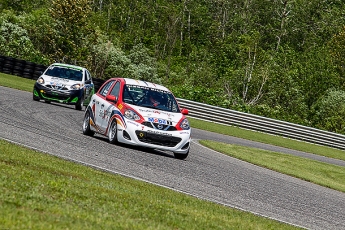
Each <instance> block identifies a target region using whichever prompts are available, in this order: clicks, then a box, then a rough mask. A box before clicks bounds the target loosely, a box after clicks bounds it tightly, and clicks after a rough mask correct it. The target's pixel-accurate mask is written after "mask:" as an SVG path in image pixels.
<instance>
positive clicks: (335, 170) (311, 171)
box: [200, 140, 345, 192]
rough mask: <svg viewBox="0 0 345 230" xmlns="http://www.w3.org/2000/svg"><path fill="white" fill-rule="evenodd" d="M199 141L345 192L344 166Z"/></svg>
mask: <svg viewBox="0 0 345 230" xmlns="http://www.w3.org/2000/svg"><path fill="white" fill-rule="evenodd" d="M200 143H201V144H202V145H204V146H206V147H209V148H211V149H213V150H215V151H217V152H221V153H224V154H226V155H229V156H232V157H235V158H238V159H241V160H243V161H247V162H250V163H252V164H255V165H258V166H261V167H265V168H268V169H271V170H274V171H277V172H280V173H284V174H287V175H290V176H293V177H297V178H300V179H303V180H305V181H309V182H312V183H315V184H319V185H321V186H325V187H328V188H331V189H335V190H338V191H341V192H345V184H344V182H345V168H344V167H341V166H336V165H331V164H327V163H323V162H319V161H314V160H310V159H305V158H302V157H297V156H293V155H288V154H281V153H276V152H271V151H267V150H260V149H256V148H248V147H243V146H239V145H232V144H226V143H220V142H216V141H209V140H201V141H200Z"/></svg>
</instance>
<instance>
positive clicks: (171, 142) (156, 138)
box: [135, 130, 181, 147]
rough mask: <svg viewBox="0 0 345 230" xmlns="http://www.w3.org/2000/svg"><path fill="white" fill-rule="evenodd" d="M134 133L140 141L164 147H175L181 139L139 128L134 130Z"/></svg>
mask: <svg viewBox="0 0 345 230" xmlns="http://www.w3.org/2000/svg"><path fill="white" fill-rule="evenodd" d="M135 134H136V135H137V137H138V139H139V141H141V142H145V143H148V144H154V145H160V146H166V147H175V146H176V145H177V144H178V143H179V142H180V141H181V138H179V137H173V136H169V135H162V134H157V133H151V132H145V131H139V130H137V131H135Z"/></svg>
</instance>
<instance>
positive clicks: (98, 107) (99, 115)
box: [93, 81, 115, 133]
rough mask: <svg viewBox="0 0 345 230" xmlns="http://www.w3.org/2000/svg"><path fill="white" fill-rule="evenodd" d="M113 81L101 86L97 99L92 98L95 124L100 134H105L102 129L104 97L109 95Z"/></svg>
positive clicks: (104, 113) (104, 114) (104, 111)
mask: <svg viewBox="0 0 345 230" xmlns="http://www.w3.org/2000/svg"><path fill="white" fill-rule="evenodd" d="M114 82H115V81H109V82H108V83H107V84H105V85H103V87H102V88H101V90H100V92H99V94H98V95H97V97H94V99H93V100H94V101H93V103H94V104H95V123H96V125H97V127H98V129H99V131H100V133H105V131H106V129H105V128H103V127H102V124H103V121H104V119H105V118H106V115H107V114H106V109H105V104H106V99H105V98H106V95H107V94H108V93H109V90H110V89H111V86H112V85H113V84H114Z"/></svg>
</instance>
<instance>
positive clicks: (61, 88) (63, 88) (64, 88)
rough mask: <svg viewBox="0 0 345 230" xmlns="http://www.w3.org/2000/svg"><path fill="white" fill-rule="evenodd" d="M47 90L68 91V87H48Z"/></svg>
mask: <svg viewBox="0 0 345 230" xmlns="http://www.w3.org/2000/svg"><path fill="white" fill-rule="evenodd" d="M46 87H47V88H50V89H55V90H68V89H67V88H66V87H59V86H54V85H46Z"/></svg>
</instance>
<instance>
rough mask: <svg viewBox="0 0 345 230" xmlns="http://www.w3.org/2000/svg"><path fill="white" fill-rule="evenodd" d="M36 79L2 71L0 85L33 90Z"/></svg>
mask: <svg viewBox="0 0 345 230" xmlns="http://www.w3.org/2000/svg"><path fill="white" fill-rule="evenodd" d="M35 82H36V81H35V80H32V79H27V78H22V77H17V76H13V75H8V74H4V73H0V85H1V86H6V87H9V88H13V89H20V90H24V91H28V92H32V90H33V89H34V84H35Z"/></svg>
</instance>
